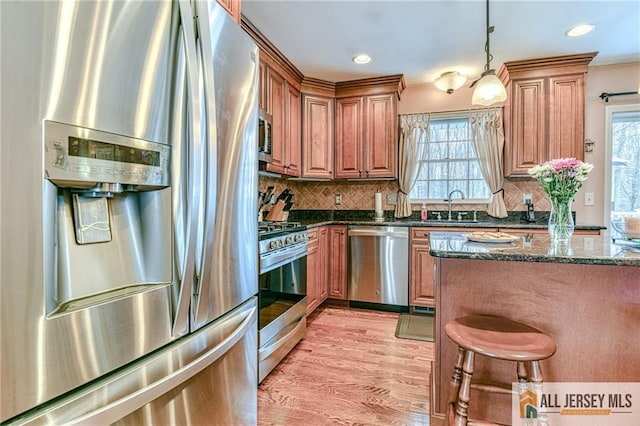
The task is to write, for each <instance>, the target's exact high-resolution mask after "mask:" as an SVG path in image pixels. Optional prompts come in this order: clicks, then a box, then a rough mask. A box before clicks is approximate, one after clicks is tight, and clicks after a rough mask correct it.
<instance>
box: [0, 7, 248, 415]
mask: <svg viewBox="0 0 640 426" xmlns="http://www.w3.org/2000/svg"><path fill="white" fill-rule="evenodd" d="M0 16H1V25H0V31H1V37H0V41H1V60H2V62H1V66H2V70H1V71H2V72H1V108H2V109H1V111H2V125H1V130H0V136H1V139H0V142H1V158H0V162H1V166H2V168H1V170H0V178H1V180H0V202H1V210H0V223H1V225H2V226H1V235H0V241H1V245H0V247H1V248H0V250H1V252H0V255H1V256H0V257H1V282H0V296H1V304H2V305H1V336H0V338H1V352H0V360H1V368H0V374H1V382H0V389H1V390H0V395H1V406H0V410H1V412H0V422H2V423H3V424H4V423H7V424H23V423H25V424H92V425H93V424H112V423H118V424H134V425H140V424H180V425H187V424H198V425H200V424H212V425H215V424H218V425H231V424H233V425H244V424H255V423H256V421H257V359H256V357H257V292H258V285H257V280H258V271H257V223H256V212H257V199H256V194H257V183H258V182H257V180H258V178H257V169H258V167H257V151H258V150H257V142H256V141H257V134H256V131H257V129H256V127H257V126H256V125H257V119H258V117H257V75H258V73H257V70H258V58H257V55H258V52H257V48H256V46H255V44H254V43H253V42H252V41H251V39H250V38H249V37H248V36H247V35H246V34H245V33H244V32H243V31H242V30H241V29H240V28H239V26H238V25H237V24H236V23H235V22H234V21H232V20H231V19H229V17H228V16H227V14H226V13H225V12H224V10H222V9H221V8H220V7H219V6H218V5H217V4H216V2H215V0H213V1H209V2H206V1H112V0H101V1H77V2H76V1H57V2H54V1H28V2H24V1H16V2H13V1H2V2H0Z"/></svg>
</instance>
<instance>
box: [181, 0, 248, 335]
mask: <svg viewBox="0 0 640 426" xmlns="http://www.w3.org/2000/svg"><path fill="white" fill-rule="evenodd" d="M195 8H196V14H197V17H198V29H199V34H200V38H199V43H200V44H199V49H200V54H201V56H200V69H201V71H202V74H201V81H202V85H203V87H202V94H201V96H202V105H203V116H204V119H203V123H202V125H203V128H202V134H203V135H204V138H203V140H204V142H203V152H204V153H205V155H204V157H205V158H206V171H205V173H204V182H203V187H202V200H203V205H202V206H201V212H202V215H201V217H203V221H202V223H201V224H200V225H201V227H200V231H201V234H200V241H201V251H200V254H199V263H197V266H196V271H197V275H198V282H197V284H196V289H195V291H194V303H193V323H194V324H193V325H194V327H196V328H197V327H200V326H202V325H204V324H207V323H208V322H209V321H211V320H212V319H214V318H217V317H218V316H220V315H222V314H223V313H224V312H226V311H228V310H230V309H233V308H234V307H235V306H238V305H239V304H240V303H242V302H243V301H244V300H246V299H247V298H249V297H251V296H253V295H255V294H257V292H258V254H257V250H258V229H257V227H258V224H257V219H256V215H257V211H258V205H257V197H256V194H257V193H258V149H257V124H258V109H257V105H258V49H257V47H256V45H255V43H254V42H253V41H252V40H251V39H250V38H249V36H248V35H247V34H246V33H245V32H244V31H243V30H242V29H241V28H240V27H239V26H238V25H237V24H236V22H235V21H233V20H232V19H231V18H230V17H229V16H228V14H227V13H226V12H225V11H224V9H222V8H221V7H220V6H219V5H218V4H217V2H215V1H208V2H207V1H197V2H196V3H195Z"/></svg>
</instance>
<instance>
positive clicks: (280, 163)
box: [267, 67, 287, 173]
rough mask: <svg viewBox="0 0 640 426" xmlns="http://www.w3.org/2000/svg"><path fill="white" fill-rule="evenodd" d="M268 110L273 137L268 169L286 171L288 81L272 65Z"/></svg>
mask: <svg viewBox="0 0 640 426" xmlns="http://www.w3.org/2000/svg"><path fill="white" fill-rule="evenodd" d="M267 87H268V89H267V93H268V94H267V106H268V108H267V110H268V111H269V112H270V114H271V120H272V121H271V138H272V151H271V155H272V157H273V159H272V160H271V162H270V163H268V164H267V170H268V171H270V172H275V173H284V172H285V165H286V163H285V162H286V158H285V132H286V130H287V128H286V120H285V116H286V102H287V82H286V80H285V79H284V77H282V76H281V75H280V74H278V73H277V72H276V71H275V70H274V69H272V68H271V67H267Z"/></svg>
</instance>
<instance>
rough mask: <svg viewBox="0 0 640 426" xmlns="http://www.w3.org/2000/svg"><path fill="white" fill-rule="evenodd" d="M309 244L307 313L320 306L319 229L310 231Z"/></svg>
mask: <svg viewBox="0 0 640 426" xmlns="http://www.w3.org/2000/svg"><path fill="white" fill-rule="evenodd" d="M308 235H309V240H308V241H309V244H308V246H307V315H309V314H310V313H311V312H313V311H314V309H316V308H317V307H318V304H319V303H318V282H319V280H318V271H319V260H320V258H319V256H318V230H317V229H313V230H310V231H309V234H308Z"/></svg>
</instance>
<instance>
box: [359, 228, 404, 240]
mask: <svg viewBox="0 0 640 426" xmlns="http://www.w3.org/2000/svg"><path fill="white" fill-rule="evenodd" d="M348 235H349V236H350V237H394V238H409V231H383V230H379V231H377V230H375V229H349V233H348Z"/></svg>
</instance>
